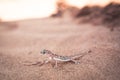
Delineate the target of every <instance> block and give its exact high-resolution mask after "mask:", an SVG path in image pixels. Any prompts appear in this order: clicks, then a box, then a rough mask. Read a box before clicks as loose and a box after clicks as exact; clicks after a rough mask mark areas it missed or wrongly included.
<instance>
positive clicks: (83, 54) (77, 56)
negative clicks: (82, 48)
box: [70, 50, 92, 59]
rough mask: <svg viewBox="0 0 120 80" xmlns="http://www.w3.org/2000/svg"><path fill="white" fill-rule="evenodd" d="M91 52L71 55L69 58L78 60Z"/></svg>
mask: <svg viewBox="0 0 120 80" xmlns="http://www.w3.org/2000/svg"><path fill="white" fill-rule="evenodd" d="M91 52H92V51H91V50H88V51H87V52H84V53H79V54H75V55H72V56H70V57H71V58H72V59H78V58H82V57H83V56H85V55H86V54H88V53H91Z"/></svg>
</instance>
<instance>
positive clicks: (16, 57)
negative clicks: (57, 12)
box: [0, 18, 120, 80]
mask: <svg viewBox="0 0 120 80" xmlns="http://www.w3.org/2000/svg"><path fill="white" fill-rule="evenodd" d="M17 24H18V27H15V29H8V28H10V27H4V28H3V25H2V26H0V27H1V28H0V29H1V30H0V80H120V31H119V30H120V29H115V30H114V31H112V32H111V31H110V30H109V29H108V28H107V27H104V26H95V25H91V24H79V25H78V24H76V23H75V22H74V21H69V20H66V19H61V18H44V19H33V20H32V19H31V20H22V21H17ZM42 49H49V50H51V51H52V52H54V53H56V54H59V55H73V54H78V53H80V54H81V53H82V52H86V51H88V50H91V51H92V52H91V53H89V54H87V55H85V56H84V57H82V58H81V59H79V61H80V64H74V63H59V64H58V67H57V68H53V67H52V66H51V64H45V65H43V66H37V65H34V66H25V65H24V63H26V62H33V63H34V62H36V61H43V60H44V59H45V58H46V56H44V55H41V54H40V51H41V50H42Z"/></svg>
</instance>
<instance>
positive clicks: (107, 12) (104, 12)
mask: <svg viewBox="0 0 120 80" xmlns="http://www.w3.org/2000/svg"><path fill="white" fill-rule="evenodd" d="M62 4H64V5H65V3H60V4H58V6H57V7H58V8H57V12H56V13H55V14H53V15H52V17H62V15H63V14H64V12H65V11H66V10H69V12H70V14H74V15H72V17H73V18H74V19H80V23H88V22H89V23H92V24H94V25H105V26H107V27H108V28H110V30H111V31H113V30H114V28H115V27H120V4H119V3H114V2H111V3H109V4H108V5H106V6H105V7H100V6H91V7H90V6H85V7H83V8H82V9H78V8H75V7H73V6H70V5H66V6H65V7H64V6H63V5H62ZM63 7H64V9H63Z"/></svg>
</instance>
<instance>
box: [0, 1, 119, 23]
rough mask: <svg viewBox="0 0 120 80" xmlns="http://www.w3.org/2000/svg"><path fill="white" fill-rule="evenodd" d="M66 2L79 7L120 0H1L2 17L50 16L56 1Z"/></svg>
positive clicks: (3, 18) (0, 15) (17, 18)
mask: <svg viewBox="0 0 120 80" xmlns="http://www.w3.org/2000/svg"><path fill="white" fill-rule="evenodd" d="M57 1H62V2H66V3H68V4H70V5H72V6H77V7H79V8H81V7H83V6H85V5H101V6H104V5H106V4H108V3H110V2H113V1H114V2H120V1H119V0H0V18H1V19H2V20H3V21H14V20H20V19H27V18H43V17H48V16H49V15H51V14H52V13H53V12H55V11H56V2H57Z"/></svg>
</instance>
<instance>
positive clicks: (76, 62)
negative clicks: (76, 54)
mask: <svg viewBox="0 0 120 80" xmlns="http://www.w3.org/2000/svg"><path fill="white" fill-rule="evenodd" d="M71 61H72V62H74V63H75V64H80V62H79V61H77V60H71Z"/></svg>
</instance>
